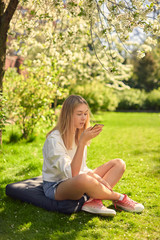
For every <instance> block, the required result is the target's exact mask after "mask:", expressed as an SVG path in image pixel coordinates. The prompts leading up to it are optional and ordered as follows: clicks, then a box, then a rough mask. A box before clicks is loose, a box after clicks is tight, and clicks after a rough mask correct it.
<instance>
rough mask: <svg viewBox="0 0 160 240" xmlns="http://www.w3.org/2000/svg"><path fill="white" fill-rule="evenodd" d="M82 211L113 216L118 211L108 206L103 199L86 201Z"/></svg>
mask: <svg viewBox="0 0 160 240" xmlns="http://www.w3.org/2000/svg"><path fill="white" fill-rule="evenodd" d="M82 211H85V212H89V213H94V214H98V215H101V216H110V217H113V216H115V215H116V211H115V210H113V209H109V208H106V207H105V206H104V205H103V203H102V201H101V200H98V199H92V200H88V201H87V202H85V203H84V204H83V206H82Z"/></svg>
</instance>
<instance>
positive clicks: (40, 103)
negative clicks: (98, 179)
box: [0, 0, 160, 240]
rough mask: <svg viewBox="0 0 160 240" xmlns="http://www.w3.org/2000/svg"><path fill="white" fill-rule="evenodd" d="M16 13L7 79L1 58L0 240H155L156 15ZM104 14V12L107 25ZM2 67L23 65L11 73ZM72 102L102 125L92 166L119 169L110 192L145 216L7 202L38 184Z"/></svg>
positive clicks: (30, 8) (120, 9) (57, 10)
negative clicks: (49, 139)
mask: <svg viewBox="0 0 160 240" xmlns="http://www.w3.org/2000/svg"><path fill="white" fill-rule="evenodd" d="M14 2H16V1H14V0H11V1H7V3H14ZM3 3H4V1H0V4H2V5H1V6H3ZM7 3H5V4H6V6H5V7H4V8H3V7H2V8H1V10H4V12H3V11H1V12H0V14H1V15H0V16H1V19H2V18H3V17H5V11H6V9H7ZM17 3H18V4H19V5H18V6H17V8H15V9H16V10H15V12H14V15H13V17H12V19H11V22H10V28H9V30H7V31H8V32H7V48H6V52H5V57H6V62H5V71H4V70H3V71H1V66H2V65H3V64H1V63H2V61H1V59H2V58H1V55H0V73H1V72H2V74H0V77H2V78H1V79H3V81H1V83H2V84H1V85H0V88H1V90H0V93H1V94H0V100H1V102H0V110H1V112H0V128H1V130H3V131H2V133H3V135H2V140H3V141H2V144H1V148H0V181H1V185H0V239H4V240H9V239H15V238H17V239H37V240H39V239H85V238H87V239H159V235H160V232H159V227H158V226H159V217H160V216H159V207H160V206H159V202H158V199H159V161H160V137H159V135H160V134H159V133H160V113H159V111H160V70H159V69H160V41H159V38H157V36H159V5H154V4H153V2H150V4H147V5H145V7H144V1H138V3H137V1H132V5H127V6H126V1H124V2H123V1H122V3H123V4H121V5H118V4H117V3H115V4H114V3H113V2H112V3H111V2H110V1H108V2H107V1H99V5H98V3H97V1H77V2H76V1H68V2H66V1H49V0H47V1H20V2H19V1H17ZM100 4H102V5H103V4H106V5H105V6H106V7H107V9H108V11H109V14H108V15H107V20H106V17H104V14H105V13H106V7H105V8H104V7H101V8H99V7H100ZM128 4H129V3H128ZM155 4H159V3H155ZM156 7H157V8H156ZM153 9H154V12H153ZM150 12H153V13H154V20H155V19H156V21H153V18H152V19H151V20H148V18H147V14H148V13H150ZM145 14H146V15H145ZM102 16H103V17H102ZM146 19H147V20H146ZM1 23H2V21H1V22H0V26H1ZM97 23H99V24H97ZM142 26H143V31H144V33H146V35H144V34H142V32H141V31H139V29H140V28H142ZM3 28H5V26H2V28H1V27H0V33H1V34H2V31H1V30H2V29H3ZM135 29H136V31H138V34H136V33H137V32H136V33H135V32H134V31H135ZM133 33H134V34H133ZM135 36H136V40H135V39H134V38H135ZM144 36H145V37H144ZM1 40H2V38H1ZM1 40H0V50H1V53H2V49H4V48H3V47H4V46H2V44H1ZM113 43H114V44H113ZM8 59H9V60H10V61H11V62H12V60H13V59H19V60H21V64H19V63H20V61H18V62H16V61H14V63H15V64H9V65H8V63H7V60H8ZM11 62H10V63H11ZM16 63H17V64H18V65H17V64H16ZM9 66H10V67H9ZM3 69H4V65H3ZM2 75H3V76H2ZM70 94H78V95H82V96H83V97H84V98H85V99H86V100H87V101H88V103H89V105H90V108H91V113H92V116H91V124H94V123H95V122H96V123H97V122H100V123H103V124H104V130H103V132H102V133H101V135H100V136H98V137H97V138H96V139H94V140H93V141H92V144H91V146H90V147H89V149H88V166H89V167H91V168H95V167H96V166H97V165H100V164H103V163H104V162H105V161H108V160H110V159H112V158H116V157H119V158H122V159H124V160H125V162H126V164H127V171H126V173H125V175H124V177H123V179H122V180H121V182H120V183H119V185H117V186H116V189H115V190H116V191H120V192H124V193H127V194H128V195H129V196H130V197H132V198H134V200H136V201H140V202H142V203H143V204H144V206H145V210H144V212H143V213H142V214H130V213H126V212H117V216H116V217H115V218H114V219H112V218H111V219H110V218H103V217H97V216H93V215H90V214H86V213H83V212H80V213H78V214H73V215H70V216H68V215H63V214H58V213H51V212H47V211H45V210H42V209H38V208H36V207H34V206H31V205H29V204H26V203H21V202H20V201H15V200H12V199H10V198H9V197H6V195H5V186H6V185H7V184H9V183H11V182H16V181H20V180H24V179H27V178H31V177H35V176H39V175H41V169H42V163H43V161H42V147H43V143H44V141H45V135H46V134H47V132H48V131H50V130H51V129H52V128H53V126H54V125H55V124H56V121H57V118H58V114H59V111H60V108H61V105H62V102H63V101H64V99H65V98H66V97H67V96H68V95H70ZM95 149H96V151H95ZM104 204H105V205H106V206H110V207H113V206H111V203H110V202H109V201H104Z"/></svg>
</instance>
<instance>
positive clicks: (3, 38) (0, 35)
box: [0, 0, 19, 144]
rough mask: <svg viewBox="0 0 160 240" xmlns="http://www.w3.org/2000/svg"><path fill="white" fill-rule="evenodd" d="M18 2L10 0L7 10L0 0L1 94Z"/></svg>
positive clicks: (1, 92)
mask: <svg viewBox="0 0 160 240" xmlns="http://www.w3.org/2000/svg"><path fill="white" fill-rule="evenodd" d="M18 3H19V0H10V1H9V4H8V6H7V8H6V10H5V1H2V0H0V95H1V96H3V77H4V73H5V59H6V42H7V33H8V30H9V24H10V21H11V19H12V17H13V14H14V12H15V10H16V8H17V6H18ZM0 99H2V98H0ZM2 108H3V106H2V100H0V111H2ZM0 121H1V119H0ZM0 144H2V129H0Z"/></svg>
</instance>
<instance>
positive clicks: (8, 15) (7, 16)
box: [2, 0, 19, 31]
mask: <svg viewBox="0 0 160 240" xmlns="http://www.w3.org/2000/svg"><path fill="white" fill-rule="evenodd" d="M18 4H19V0H10V2H9V4H8V7H7V9H6V11H5V13H4V14H3V16H2V24H3V26H4V28H5V29H6V30H7V31H8V28H9V24H10V21H11V19H12V17H13V14H14V12H15V11H16V8H17V6H18Z"/></svg>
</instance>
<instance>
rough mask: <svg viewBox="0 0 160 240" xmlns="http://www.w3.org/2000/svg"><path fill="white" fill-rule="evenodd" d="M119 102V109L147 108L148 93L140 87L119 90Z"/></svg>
mask: <svg viewBox="0 0 160 240" xmlns="http://www.w3.org/2000/svg"><path fill="white" fill-rule="evenodd" d="M117 94H118V97H119V103H118V107H117V110H120V111H123V110H127V111H130V110H136V111H137V110H143V109H145V101H146V97H147V94H146V93H145V92H144V91H141V90H139V89H126V90H123V91H121V92H117Z"/></svg>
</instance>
